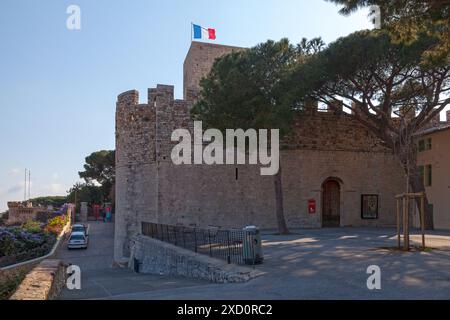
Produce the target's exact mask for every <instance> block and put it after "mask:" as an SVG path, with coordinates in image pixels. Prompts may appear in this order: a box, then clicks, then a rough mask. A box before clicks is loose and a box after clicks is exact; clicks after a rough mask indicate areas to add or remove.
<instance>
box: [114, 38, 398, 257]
mask: <svg viewBox="0 0 450 320" xmlns="http://www.w3.org/2000/svg"><path fill="white" fill-rule="evenodd" d="M232 50H241V48H236V47H229V46H220V45H212V44H208V43H199V42H193V43H192V46H191V48H190V50H189V53H188V55H187V57H186V60H185V63H184V90H183V91H184V100H175V99H174V88H173V87H172V86H167V85H158V86H157V87H156V88H152V89H149V90H148V97H147V103H145V104H140V103H139V93H138V92H137V91H135V90H132V91H128V92H125V93H122V94H121V95H119V96H118V100H117V109H116V223H115V228H116V229H115V259H116V260H117V261H120V260H121V259H122V258H125V257H128V256H129V254H130V252H129V251H130V243H129V242H130V238H131V237H132V236H133V235H135V234H137V233H139V232H140V231H141V230H140V228H141V227H140V226H141V221H147V222H158V223H165V224H173V225H176V224H183V225H195V226H202V227H207V226H217V227H231V228H242V227H243V226H245V225H250V224H253V225H257V226H259V227H260V228H263V229H266V228H267V229H269V228H276V225H277V224H276V218H275V191H274V178H273V176H261V175H260V167H259V166H258V165H180V166H176V165H174V164H173V163H172V161H171V157H170V154H171V150H172V148H173V146H174V145H175V143H173V142H171V141H170V137H171V133H172V131H173V130H175V129H179V128H189V129H191V130H192V126H193V123H192V120H191V119H190V116H189V110H190V108H191V107H192V105H193V103H194V101H195V97H196V96H197V94H198V91H199V81H200V79H201V78H202V77H203V76H205V75H206V74H207V73H208V71H209V70H210V68H211V66H212V64H213V62H214V60H215V59H216V58H217V57H220V56H222V55H223V54H225V53H228V52H231V51H232ZM295 127H296V129H295V130H294V131H293V134H292V135H291V136H290V137H288V138H287V139H285V140H284V141H282V148H281V155H280V157H281V166H282V168H283V170H282V181H283V194H284V209H285V217H286V220H287V224H288V226H289V227H290V228H320V227H322V226H335V227H339V226H390V225H394V224H395V199H394V196H395V195H396V194H399V193H401V191H402V190H403V187H404V183H405V178H404V176H403V174H402V170H401V168H400V166H399V164H398V162H397V161H396V160H395V158H394V156H393V154H392V152H391V151H390V150H388V149H386V148H385V147H384V146H383V144H382V143H381V141H379V140H378V139H377V138H375V137H374V136H373V135H372V134H371V133H370V132H368V131H367V130H366V129H365V128H363V127H362V126H361V125H360V124H359V123H357V122H355V121H354V120H353V119H352V118H351V117H350V116H349V115H347V114H345V113H343V112H340V113H333V112H321V111H318V110H317V108H316V107H311V108H310V110H309V111H308V112H307V114H304V115H302V116H301V117H298V118H297V119H296V121H295ZM368 204H369V205H368ZM367 210H369V211H370V210H372V211H371V212H368V213H366V212H365V211H367Z"/></svg>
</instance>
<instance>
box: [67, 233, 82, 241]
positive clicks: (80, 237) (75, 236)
mask: <svg viewBox="0 0 450 320" xmlns="http://www.w3.org/2000/svg"><path fill="white" fill-rule="evenodd" d="M70 240H84V237H83V236H82V235H81V234H75V235H73V236H71V237H70Z"/></svg>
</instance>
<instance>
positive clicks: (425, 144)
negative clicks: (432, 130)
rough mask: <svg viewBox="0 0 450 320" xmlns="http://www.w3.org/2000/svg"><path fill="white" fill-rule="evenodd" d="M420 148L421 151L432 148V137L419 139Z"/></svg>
mask: <svg viewBox="0 0 450 320" xmlns="http://www.w3.org/2000/svg"><path fill="white" fill-rule="evenodd" d="M418 149H419V152H422V151H426V150H430V149H431V138H427V139H421V140H419V142H418Z"/></svg>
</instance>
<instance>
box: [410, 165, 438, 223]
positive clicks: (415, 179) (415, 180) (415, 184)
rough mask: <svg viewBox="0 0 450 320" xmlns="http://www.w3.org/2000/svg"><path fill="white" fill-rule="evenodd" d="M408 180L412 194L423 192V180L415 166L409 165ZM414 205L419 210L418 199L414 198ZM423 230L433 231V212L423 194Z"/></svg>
mask: <svg viewBox="0 0 450 320" xmlns="http://www.w3.org/2000/svg"><path fill="white" fill-rule="evenodd" d="M410 173H411V175H410V178H409V179H410V180H409V185H410V186H411V190H412V192H414V193H420V192H425V185H424V184H423V179H422V177H421V176H420V174H419V170H418V168H417V165H416V164H411V165H410ZM415 200H416V205H417V207H418V208H420V198H415ZM424 201H425V223H424V224H425V229H426V230H433V229H434V223H433V212H432V210H431V207H430V205H429V202H428V197H427V196H426V194H425V199H424Z"/></svg>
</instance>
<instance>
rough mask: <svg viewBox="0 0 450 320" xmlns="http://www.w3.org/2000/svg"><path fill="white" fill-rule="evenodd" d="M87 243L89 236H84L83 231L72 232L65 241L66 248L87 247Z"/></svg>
mask: <svg viewBox="0 0 450 320" xmlns="http://www.w3.org/2000/svg"><path fill="white" fill-rule="evenodd" d="M88 243H89V236H86V235H85V234H84V232H72V233H71V234H70V238H69V241H68V242H67V249H87V247H88Z"/></svg>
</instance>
